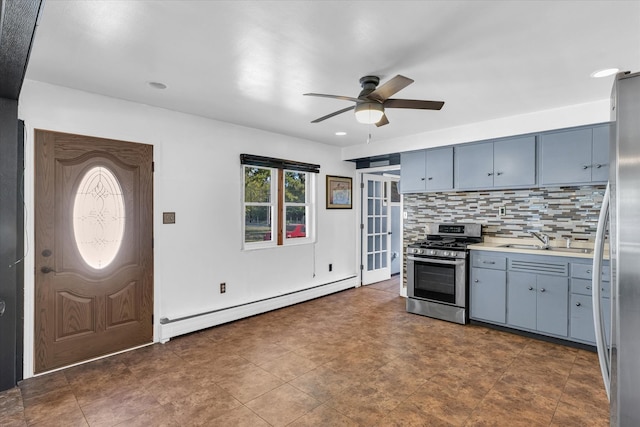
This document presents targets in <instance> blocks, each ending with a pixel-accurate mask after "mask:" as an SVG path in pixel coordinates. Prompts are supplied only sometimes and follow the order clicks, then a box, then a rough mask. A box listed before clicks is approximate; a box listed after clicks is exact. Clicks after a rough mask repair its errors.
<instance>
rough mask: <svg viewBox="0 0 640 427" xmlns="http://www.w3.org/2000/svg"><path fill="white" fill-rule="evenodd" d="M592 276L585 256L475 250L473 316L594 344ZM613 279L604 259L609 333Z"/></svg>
mask: <svg viewBox="0 0 640 427" xmlns="http://www.w3.org/2000/svg"><path fill="white" fill-rule="evenodd" d="M590 274H591V260H590V259H586V258H570V257H558V256H545V255H527V254H516V253H507V252H493V251H477V250H472V251H471V269H470V280H471V283H470V290H469V293H470V309H469V310H470V316H469V317H470V318H471V319H474V320H479V321H483V322H489V323H495V324H500V325H504V326H508V327H512V328H514V329H522V330H526V331H530V332H535V333H539V334H542V335H549V336H554V337H558V338H563V339H568V340H571V341H577V342H582V343H585V344H591V345H595V333H594V329H595V328H594V323H593V308H592V301H591V278H590ZM608 278H609V267H608V265H607V263H606V262H605V265H603V282H602V288H601V292H602V300H601V301H602V311H603V318H604V320H605V328H606V331H607V334H609V333H610V324H611V306H610V299H609V279H608ZM607 342H610V341H609V335H607Z"/></svg>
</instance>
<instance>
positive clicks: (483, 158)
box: [455, 142, 493, 189]
mask: <svg viewBox="0 0 640 427" xmlns="http://www.w3.org/2000/svg"><path fill="white" fill-rule="evenodd" d="M455 177H456V178H455V186H456V188H465V189H466V188H469V189H471V188H491V187H493V142H483V143H479V144H469V145H461V146H458V147H456V151H455Z"/></svg>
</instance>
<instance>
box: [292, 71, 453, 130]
mask: <svg viewBox="0 0 640 427" xmlns="http://www.w3.org/2000/svg"><path fill="white" fill-rule="evenodd" d="M378 83H380V78H378V77H376V76H364V77H362V78H361V79H360V86H362V91H360V94H359V95H358V97H357V98H352V97H349V96H341V95H327V94H323V93H305V94H304V95H305V96H318V97H321V98H333V99H341V100H343V101H351V102H354V103H355V105H353V106H351V107H347V108H343V109H342V110H338V111H334V112H333V113H331V114H327V115H326V116H322V117H320V118H317V119H315V120H313V121H312V122H311V123H319V122H322V121H324V120H326V119H329V118H331V117H333V116H337V115H338V114H342V113H345V112H347V111H351V110H355V115H356V120H357V121H358V122H360V123H365V124H373V123H375V124H376V126H377V127H380V126H384V125H386V124H389V120H388V119H387V116H386V114H385V112H384V109H385V107H386V108H407V109H417V110H440V109H441V108H442V106H443V105H444V102H442V101H421V100H416V99H391V98H390V97H391V96H393V95H394V94H396V93H397V92H399V91H401V90H402V89H404V88H405V87H407V86H409V85H410V84H411V83H413V80H412V79H410V78H407V77H404V76H401V75H400V74H398V75H397V76H395V77H394V78H392V79H391V80H389V81H387V82H386V83H384V84H383V85H382V86H380V87H377V86H378Z"/></svg>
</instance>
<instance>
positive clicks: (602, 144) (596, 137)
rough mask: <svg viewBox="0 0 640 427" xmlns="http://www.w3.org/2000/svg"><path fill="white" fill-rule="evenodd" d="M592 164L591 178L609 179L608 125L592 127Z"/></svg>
mask: <svg viewBox="0 0 640 427" xmlns="http://www.w3.org/2000/svg"><path fill="white" fill-rule="evenodd" d="M592 160H593V165H592V167H591V180H592V181H594V182H598V181H600V182H606V181H608V180H609V125H606V126H597V127H594V128H593V152H592Z"/></svg>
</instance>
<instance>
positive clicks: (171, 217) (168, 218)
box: [162, 212, 176, 224]
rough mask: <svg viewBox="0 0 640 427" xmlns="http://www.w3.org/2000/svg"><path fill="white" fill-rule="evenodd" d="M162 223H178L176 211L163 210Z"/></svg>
mask: <svg viewBox="0 0 640 427" xmlns="http://www.w3.org/2000/svg"><path fill="white" fill-rule="evenodd" d="M162 223H163V224H175V223H176V213H175V212H162Z"/></svg>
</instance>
